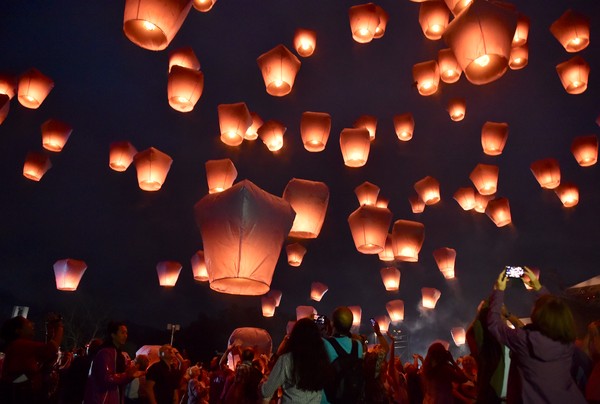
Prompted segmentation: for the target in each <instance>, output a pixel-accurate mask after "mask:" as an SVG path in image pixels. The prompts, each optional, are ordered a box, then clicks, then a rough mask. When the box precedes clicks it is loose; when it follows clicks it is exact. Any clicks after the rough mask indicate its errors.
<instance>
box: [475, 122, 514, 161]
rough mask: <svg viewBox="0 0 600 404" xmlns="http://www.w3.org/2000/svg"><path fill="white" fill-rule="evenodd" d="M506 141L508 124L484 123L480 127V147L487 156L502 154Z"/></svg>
mask: <svg viewBox="0 0 600 404" xmlns="http://www.w3.org/2000/svg"><path fill="white" fill-rule="evenodd" d="M507 139H508V124H507V123H506V122H490V121H488V122H486V123H484V124H483V126H482V127H481V147H482V148H483V152H484V153H485V154H487V155H488V156H498V155H500V154H502V151H503V150H504V146H505V145H506V140H507Z"/></svg>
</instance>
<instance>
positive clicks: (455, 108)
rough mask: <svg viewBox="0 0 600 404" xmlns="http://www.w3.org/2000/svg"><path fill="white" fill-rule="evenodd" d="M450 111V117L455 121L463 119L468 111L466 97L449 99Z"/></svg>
mask: <svg viewBox="0 0 600 404" xmlns="http://www.w3.org/2000/svg"><path fill="white" fill-rule="evenodd" d="M448 113H449V114H450V119H452V120H453V121H454V122H458V121H462V120H463V119H465V114H466V113H467V102H466V101H465V99H464V98H452V99H450V101H448Z"/></svg>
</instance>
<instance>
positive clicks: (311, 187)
mask: <svg viewBox="0 0 600 404" xmlns="http://www.w3.org/2000/svg"><path fill="white" fill-rule="evenodd" d="M283 199H285V200H286V201H288V202H289V203H290V205H291V206H292V209H294V212H296V218H295V219H294V224H293V225H292V229H291V230H290V234H289V235H288V236H289V237H297V238H303V239H312V238H317V237H318V235H319V233H320V232H321V227H323V221H325V214H326V213H327V206H328V205H329V187H327V184H325V183H324V182H318V181H308V180H302V179H298V178H292V179H291V180H290V182H288V184H287V185H286V187H285V189H284V190H283Z"/></svg>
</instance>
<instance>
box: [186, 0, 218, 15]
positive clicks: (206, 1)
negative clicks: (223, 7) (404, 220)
mask: <svg viewBox="0 0 600 404" xmlns="http://www.w3.org/2000/svg"><path fill="white" fill-rule="evenodd" d="M216 2H217V0H194V2H193V3H192V4H193V5H194V8H195V9H196V10H198V11H200V12H202V13H206V12H208V11H210V10H211V9H212V8H213V6H214V5H215V3H216Z"/></svg>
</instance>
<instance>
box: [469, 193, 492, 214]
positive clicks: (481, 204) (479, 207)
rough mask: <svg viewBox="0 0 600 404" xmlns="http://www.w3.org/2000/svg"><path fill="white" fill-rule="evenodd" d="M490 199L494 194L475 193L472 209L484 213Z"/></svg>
mask: <svg viewBox="0 0 600 404" xmlns="http://www.w3.org/2000/svg"><path fill="white" fill-rule="evenodd" d="M492 199H494V195H481V194H480V193H475V206H474V207H473V209H474V210H475V212H477V213H485V209H486V208H487V205H488V203H489V202H490V201H491V200H492Z"/></svg>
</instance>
